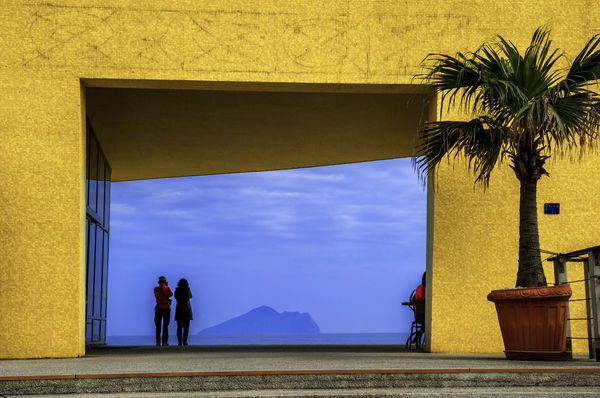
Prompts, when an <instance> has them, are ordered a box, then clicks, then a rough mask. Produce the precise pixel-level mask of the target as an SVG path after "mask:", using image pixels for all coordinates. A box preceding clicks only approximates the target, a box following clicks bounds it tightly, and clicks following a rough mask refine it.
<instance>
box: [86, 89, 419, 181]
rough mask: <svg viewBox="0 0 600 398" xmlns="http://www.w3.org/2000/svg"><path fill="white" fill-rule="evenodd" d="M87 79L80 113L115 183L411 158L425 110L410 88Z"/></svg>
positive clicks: (417, 91) (417, 92)
mask: <svg viewBox="0 0 600 398" xmlns="http://www.w3.org/2000/svg"><path fill="white" fill-rule="evenodd" d="M93 83H94V82H92V83H90V82H87V86H88V87H87V88H86V93H85V94H86V112H87V117H88V120H89V121H90V123H91V125H92V127H93V129H94V131H95V133H96V135H97V137H98V139H99V141H100V143H101V146H102V148H103V150H104V152H105V155H106V157H107V159H108V161H109V163H110V165H111V167H112V180H113V181H125V180H138V179H147V178H161V177H176V176H189V175H203V174H222V173H234V172H245V171H260V170H277V169H289V168H298V167H312V166H322V165H328V164H341V163H350V162H361V161H369V160H377V159H388V158H397V157H407V156H412V153H413V149H412V148H413V146H414V140H415V133H416V130H417V126H418V124H419V123H420V122H421V121H423V120H425V119H426V118H427V117H428V106H427V104H428V101H427V98H428V94H427V92H426V91H425V90H424V89H423V88H422V87H418V86H371V85H369V86H350V85H294V84H281V85H274V84H271V85H268V84H265V85H257V84H254V85H244V84H237V85H231V84H230V85H221V86H217V85H202V86H201V87H200V88H198V87H193V88H191V89H190V87H189V86H186V87H185V89H179V88H176V89H173V88H164V87H159V88H129V87H128V85H127V84H121V87H116V88H115V87H90V86H93V85H96V86H102V85H114V83H110V82H109V83H106V82H101V83H98V82H96V84H93ZM172 86H173V85H172Z"/></svg>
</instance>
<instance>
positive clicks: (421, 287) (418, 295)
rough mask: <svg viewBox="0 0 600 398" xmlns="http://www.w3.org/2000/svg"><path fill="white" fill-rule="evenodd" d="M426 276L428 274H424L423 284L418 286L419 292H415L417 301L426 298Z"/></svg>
mask: <svg viewBox="0 0 600 398" xmlns="http://www.w3.org/2000/svg"><path fill="white" fill-rule="evenodd" d="M425 276H426V273H425V272H423V277H422V278H421V284H420V285H419V286H417V290H416V291H415V299H424V298H425Z"/></svg>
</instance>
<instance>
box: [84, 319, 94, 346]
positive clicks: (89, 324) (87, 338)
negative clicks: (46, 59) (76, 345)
mask: <svg viewBox="0 0 600 398" xmlns="http://www.w3.org/2000/svg"><path fill="white" fill-rule="evenodd" d="M91 341H92V322H91V321H90V322H87V323H86V324H85V342H86V343H90V342H91Z"/></svg>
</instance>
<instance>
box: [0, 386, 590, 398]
mask: <svg viewBox="0 0 600 398" xmlns="http://www.w3.org/2000/svg"><path fill="white" fill-rule="evenodd" d="M598 394H599V393H598V389H597V388H596V389H590V388H581V387H579V388H560V389H557V388H544V387H535V388H527V387H525V388H503V389H498V388H494V389H490V388H470V389H468V391H465V389H456V388H444V389H439V390H437V391H432V390H431V389H386V390H382V389H357V390H345V391H340V390H320V391H315V390H294V391H286V390H270V391H265V390H262V391H239V392H232V391H224V392H214V391H212V392H179V393H177V392H171V393H164V392H160V393H148V392H143V393H135V392H134V393H117V394H110V395H108V396H109V397H110V398H209V397H214V398H240V397H257V398H263V397H269V398H290V397H302V398H307V397H315V398H317V397H318V398H326V397H331V398H334V397H335V398H340V397H342V398H346V397H348V398H357V397H363V398H371V397H385V398H388V397H395V398H396V397H397V398H408V397H412V398H434V397H435V398H442V397H454V398H475V397H487V398H513V397H514V398H559V397H564V398H597V397H598ZM0 396H1V395H0ZM106 396H107V395H106V394H68V395H53V398H83V397H86V398H101V397H106ZM1 397H6V398H17V397H19V398H44V397H48V396H47V395H20V396H17V395H6V396H1Z"/></svg>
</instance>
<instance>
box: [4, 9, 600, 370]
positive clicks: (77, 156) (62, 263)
mask: <svg viewBox="0 0 600 398" xmlns="http://www.w3.org/2000/svg"><path fill="white" fill-rule="evenodd" d="M598 21H600V8H598V7H597V4H596V3H595V2H592V1H588V0H554V1H550V2H537V1H519V2H515V1H494V2H484V1H476V0H461V1H452V0H432V1H426V2H425V1H420V0H406V1H395V0H393V1H392V0H381V1H364V0H349V1H344V2H324V1H316V0H306V1H281V0H261V1H223V0H219V1H217V0H215V1H203V2H197V1H192V0H168V1H167V0H152V1H132V0H129V1H128V0H86V1H81V0H54V1H51V2H35V1H21V0H0V54H2V56H1V57H0V89H1V93H2V95H1V96H0V145H1V150H0V198H1V201H2V204H1V205H0V242H1V245H0V250H1V252H2V255H1V256H0V286H2V288H1V289H0V358H36V357H73V356H80V355H83V354H84V353H85V330H84V326H85V297H84V296H85V258H84V245H85V231H84V226H85V212H86V210H85V184H84V183H85V145H86V144H85V133H84V132H85V123H86V105H87V101H86V95H87V94H88V93H91V91H89V90H91V89H92V88H94V89H107V90H112V89H116V88H120V89H130V90H138V89H152V90H162V89H168V90H216V91H223V92H225V91H236V90H237V91H240V92H242V91H250V92H256V91H259V92H265V91H281V92H288V93H289V92H292V93H301V92H305V91H309V92H311V93H313V94H314V95H316V96H320V95H322V94H323V93H332V94H335V93H337V94H339V93H344V92H347V93H349V95H350V94H356V95H363V96H364V95H389V96H390V97H386V98H387V99H390V101H391V102H390V101H381V103H382V104H388V105H389V104H395V103H398V104H405V103H406V102H403V101H404V100H403V99H402V98H401V96H403V95H408V96H411V95H412V96H413V97H415V98H419V99H422V98H426V94H425V92H424V90H423V87H419V86H418V85H417V83H418V82H415V80H414V79H413V77H414V75H415V74H417V73H419V72H420V69H419V64H420V62H421V60H422V59H423V58H424V57H425V56H426V55H427V54H428V53H430V52H442V53H455V52H456V51H464V50H472V49H475V48H477V46H479V45H480V44H481V43H482V42H483V41H486V40H490V39H493V37H494V35H495V34H502V35H504V36H506V37H508V38H511V39H512V40H514V41H515V42H516V43H517V44H518V45H521V46H522V45H524V44H526V43H528V41H529V39H530V36H531V34H532V33H533V31H534V30H535V28H536V27H538V26H539V25H542V24H549V25H550V26H551V27H552V29H553V38H554V40H555V41H556V43H557V45H558V46H560V47H561V48H563V49H565V50H566V52H567V54H571V55H574V54H576V52H577V51H578V50H579V49H580V48H581V47H582V46H583V44H584V43H585V42H586V41H587V40H588V39H589V38H590V37H591V36H592V35H593V34H595V33H598V32H600V22H598ZM211 84H212V85H211ZM215 84H216V85H215ZM247 85H249V86H247ZM307 87H308V88H307ZM128 93H132V92H131V91H130V92H128ZM96 98H98V97H96ZM344 98H346V97H344ZM353 98H354V97H353ZM377 98H380V97H377ZM377 101H379V100H377ZM377 101H375V102H377ZM394 101H397V102H394ZM267 102H268V101H267ZM359 102H360V101H359ZM367 102H368V103H371V102H370V101H367ZM409 102H410V101H409ZM97 103H98V102H95V103H94V104H97ZM323 103H328V102H327V101H324V102H323ZM353 103H354V102H353V100H348V104H349V105H348V106H349V107H350V108H348V109H353V108H352V106H354V105H352V104H353ZM90 105H91V103H90ZM99 109H103V107H100V108H99ZM378 109H380V108H378ZM404 109H405V110H404V111H402V112H403V113H402V112H401V113H402V114H403V115H406V119H404V117H403V118H402V119H403V120H406V123H405V124H408V125H411V124H414V123H415V120H419V118H420V116H415V115H414V113H415V112H408V111H406V109H407V108H404ZM374 112H375V111H374ZM382 112H384V111H382ZM427 112H428V111H427V110H426V111H425V113H427ZM384 113H385V112H384ZM411 113H412V117H411V115H410V114H411ZM385 114H388V115H389V113H385ZM431 114H435V112H431ZM88 116H89V115H88ZM92 119H93V118H92ZM102 120H104V121H106V120H110V119H102ZM102 120H100V121H99V122H98V123H99V126H104V125H102V124H101V122H102ZM319 120H320V119H318V118H317V119H315V123H318V121H319ZM323 122H324V123H325V121H323ZM389 122H390V123H392V122H394V119H393V117H391V116H390V119H389ZM92 123H95V122H93V121H92ZM329 123H331V122H329ZM401 124H402V123H401ZM105 126H109V127H110V126H112V127H114V128H115V129H116V128H117V127H118V126H117V127H115V124H114V123H113V124H112V125H111V124H110V123H109V124H106V125H105ZM382 126H383V125H382ZM109 127H106V129H105V128H104V127H98V129H99V130H101V131H99V132H98V135H99V140H100V141H101V142H102V140H103V138H102V134H106V137H110V134H115V131H117V130H114V129H113V130H111V128H109ZM387 127H389V125H387ZM398 128H399V131H404V133H402V134H399V138H397V139H396V140H394V138H393V137H392V136H390V135H389V134H388V135H386V134H383V133H382V134H381V135H377V132H376V131H375V132H368V131H367V132H363V133H362V134H363V136H362V138H361V133H360V132H358V131H357V132H354V133H353V137H356V139H357V140H361V139H363V140H364V134H367V135H368V134H374V137H378V138H377V139H379V138H381V137H383V138H381V139H382V140H383V141H380V142H388V141H385V140H391V141H389V142H391V144H390V145H391V147H392V148H393V150H392V153H391V154H390V152H389V147H390V145H388V144H386V145H380V146H376V145H375V146H373V147H372V148H370V150H369V151H367V152H364V153H363V152H361V151H363V149H364V145H354V146H353V145H347V146H345V147H344V149H343V151H342V152H343V153H339V154H338V155H339V158H337V160H334V161H333V162H343V161H357V160H368V159H370V158H377V157H394V156H407V154H409V151H407V148H406V143H407V142H409V141H410V139H409V138H410V137H408V136H407V135H406V134H409V132H408V131H409V129H406V128H405V129H404V130H403V127H402V125H399V126H398ZM111 131H112V132H111ZM377 131H386V127H385V126H384V127H382V128H380V129H378V130H377ZM338 133H339V132H338ZM113 137H114V136H113ZM269 137H270V138H269ZM317 138H318V135H314V136H313V139H315V140H316V139H317ZM263 139H264V140H266V141H268V140H271V141H272V142H273V145H274V146H275V150H274V153H277V148H278V147H277V145H284V142H277V141H276V136H275V135H268V134H267V135H266V136H265V137H263ZM107 140H108V139H107ZM165 140H166V141H168V138H164V139H163V141H162V142H163V143H164V142H165ZM353 140H354V138H353ZM112 142H113V144H114V154H113V155H114V156H116V154H117V152H118V151H119V150H122V148H123V147H122V146H121V144H119V143H118V142H116V141H112ZM115 142H116V143H115ZM157 142H161V141H160V140H159V141H157ZM304 144H305V145H306V147H305V148H304V150H305V151H306V153H310V152H311V145H312V146H314V147H315V148H318V147H319V145H318V142H317V141H314V142H312V144H310V143H304ZM106 145H107V146H109V145H110V140H108V141H106ZM157 145H158V144H157ZM394 145H395V146H394ZM281 147H282V148H283V146H281ZM331 147H332V148H333V147H334V145H331ZM386 151H387V152H386ZM125 152H127V151H125ZM359 152H360V153H359ZM357 153H358V154H357ZM111 154H112V153H111V152H110V151H108V152H107V157H108V160H109V162H110V161H111ZM321 155H322V156H321V157H320V158H319V157H316V158H315V159H312V160H311V161H310V162H308V161H306V158H305V157H302V159H304V160H302V159H300V160H299V161H298V162H300V164H270V165H266V166H265V165H264V164H263V165H260V164H256V165H252V166H251V167H249V168H250V169H261V168H283V167H298V166H307V165H314V164H323V163H326V162H327V159H326V155H327V153H326V151H325V152H323V153H322V154H321ZM123 159H127V156H125V157H123ZM231 159H232V161H235V159H238V160H239V161H240V162H241V163H243V162H242V160H243V159H241V158H239V157H237V158H236V155H233V156H232V157H231ZM303 161H304V162H305V163H302V162H303ZM241 163H240V164H241ZM124 164H125V163H124ZM132 164H133V163H132ZM599 164H600V158H599V157H598V154H590V155H589V156H586V157H585V158H584V159H583V161H578V160H571V159H569V158H568V157H567V158H564V159H555V160H553V161H552V162H551V163H550V165H549V168H548V169H549V172H550V178H546V179H544V180H543V181H542V182H541V183H540V184H539V192H538V202H539V203H544V202H560V204H561V214H560V215H557V216H545V215H543V214H540V240H541V245H542V248H544V249H546V250H550V251H560V252H566V251H571V250H576V249H580V248H584V247H588V246H593V245H598V244H600V243H599V242H600V239H599V238H600V234H598V232H597V229H596V228H597V227H596V226H595V225H594V220H595V219H597V217H598V216H599V210H598V209H600V195H598V194H597V193H598V192H600V181H599V180H598V179H597V178H595V177H594V175H595V174H594V173H595V170H596V169H597V168H598V165H599ZM211 166H212V167H214V170H213V172H217V171H221V172H224V171H223V170H222V169H221V168H219V167H222V166H223V165H219V164H217V163H215V162H213V163H212V164H211ZM122 167H123V170H124V171H126V168H127V167H130V168H131V169H132V170H133V169H135V168H137V169H144V167H143V166H139V165H137V166H135V165H134V166H131V165H130V166H122ZM173 167H174V166H173ZM203 167H206V165H202V164H197V165H195V166H194V167H192V168H191V169H189V170H186V171H177V168H176V167H174V168H173V170H174V171H172V172H169V174H173V175H176V174H189V173H198V174H201V173H202V168H203ZM113 168H115V167H114V166H113ZM230 171H232V170H228V171H227V172H230ZM114 172H115V173H118V172H119V170H118V167H116V168H115V170H114ZM205 173H206V171H205ZM125 174H126V173H124V175H125ZM153 176H154V177H157V176H158V175H153ZM146 177H148V175H142V174H137V177H135V176H133V174H132V175H130V176H129V177H128V176H127V175H125V177H123V179H127V178H146ZM517 194H518V185H517V181H516V179H515V177H514V176H513V175H512V174H511V171H510V170H509V169H508V167H506V166H504V167H501V168H500V169H499V170H498V171H497V172H496V174H495V175H494V177H493V178H492V183H491V186H490V188H489V190H488V192H486V193H484V192H483V191H482V190H481V189H474V187H473V177H472V175H471V174H469V173H467V172H466V171H465V168H464V166H461V165H456V164H448V165H445V166H443V167H442V168H441V170H440V171H439V173H438V175H437V180H436V192H435V195H432V194H430V195H429V217H428V220H429V225H428V236H429V238H430V241H429V242H428V248H429V252H428V270H429V271H430V272H429V274H428V276H429V278H430V280H429V283H430V284H429V286H431V288H430V289H428V298H429V301H428V303H429V306H428V308H429V314H430V317H431V319H430V320H431V322H430V328H429V330H430V333H431V334H430V342H431V344H430V349H431V351H434V352H500V351H502V349H503V347H502V340H501V337H500V332H499V328H498V325H497V320H496V315H495V311H494V308H493V305H492V304H491V303H489V302H487V301H486V299H485V297H486V295H487V293H488V292H489V291H490V290H492V289H496V288H503V287H507V286H508V287H511V286H513V285H514V281H515V275H516V268H517V238H516V234H517V219H518V215H517V209H518V200H517V198H518V195H517ZM399 261H401V259H399ZM548 265H549V266H550V264H548ZM571 270H573V272H575V270H576V267H570V269H569V271H571ZM547 277H548V279H550V280H551V279H552V270H551V267H548V268H547ZM575 287H576V286H575ZM576 294H581V290H578V291H577V292H576ZM577 311H581V309H577V308H572V313H575V314H576V313H577ZM584 329H585V328H583V327H579V328H578V329H577V328H576V327H575V326H574V332H573V335H578V334H579V335H582V334H584V333H585V331H584ZM576 330H577V331H576ZM575 350H576V351H579V352H582V351H583V350H585V342H576V345H575Z"/></svg>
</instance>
